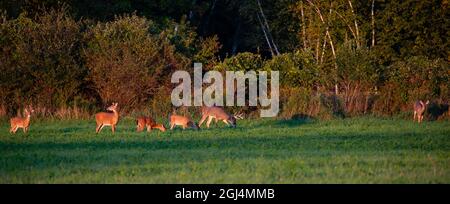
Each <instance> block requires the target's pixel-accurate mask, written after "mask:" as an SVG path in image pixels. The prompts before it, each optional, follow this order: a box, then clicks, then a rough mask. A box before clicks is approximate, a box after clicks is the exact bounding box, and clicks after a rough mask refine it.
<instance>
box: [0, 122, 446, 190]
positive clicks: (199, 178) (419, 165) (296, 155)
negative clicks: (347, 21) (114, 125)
mask: <svg viewBox="0 0 450 204" xmlns="http://www.w3.org/2000/svg"><path fill="white" fill-rule="evenodd" d="M8 128H9V124H7V122H5V121H4V122H2V123H1V125H0V183H450V122H449V121H441V122H424V123H423V124H420V125H418V124H414V123H412V121H406V120H400V119H395V120H394V119H378V118H370V117H364V118H353V119H342V120H331V121H313V120H309V121H308V120H297V121H296V120H272V119H271V120H262V119H261V120H255V121H250V120H246V121H239V123H238V127H237V128H236V129H232V128H226V127H223V125H222V124H220V127H213V128H212V129H209V130H206V129H202V130H200V131H195V130H184V131H183V130H181V129H177V130H175V131H167V132H165V133H160V132H158V131H154V132H152V133H144V132H142V133H136V132H135V129H134V128H135V127H134V123H133V121H132V120H131V119H124V120H121V121H120V123H119V126H118V132H116V134H115V135H112V134H111V131H110V129H109V128H108V127H107V128H104V129H103V132H102V133H101V134H99V135H96V134H95V131H94V130H95V124H94V121H57V122H49V121H47V122H45V121H43V122H34V123H32V126H31V128H30V132H29V133H28V134H26V135H24V134H23V133H22V132H21V130H20V132H19V133H18V134H16V135H11V134H9V133H8Z"/></svg>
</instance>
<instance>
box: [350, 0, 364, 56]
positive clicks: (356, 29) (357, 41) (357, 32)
mask: <svg viewBox="0 0 450 204" xmlns="http://www.w3.org/2000/svg"><path fill="white" fill-rule="evenodd" d="M348 5H349V6H350V10H351V12H352V14H353V18H354V21H355V33H356V47H357V48H359V47H360V46H361V43H360V41H359V28H358V21H357V19H356V14H355V12H354V11H353V5H352V1H351V0H348Z"/></svg>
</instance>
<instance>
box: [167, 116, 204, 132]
mask: <svg viewBox="0 0 450 204" xmlns="http://www.w3.org/2000/svg"><path fill="white" fill-rule="evenodd" d="M169 123H170V130H173V128H174V127H175V126H176V125H180V126H181V127H183V130H184V129H186V128H187V127H191V128H194V129H199V127H198V125H197V124H195V122H193V121H192V119H191V118H189V117H185V116H181V115H171V114H169Z"/></svg>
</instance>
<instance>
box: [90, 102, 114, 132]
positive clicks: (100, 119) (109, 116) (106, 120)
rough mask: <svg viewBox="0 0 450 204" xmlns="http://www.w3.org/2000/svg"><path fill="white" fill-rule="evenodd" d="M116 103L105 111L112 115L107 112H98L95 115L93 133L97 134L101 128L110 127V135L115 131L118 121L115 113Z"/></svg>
mask: <svg viewBox="0 0 450 204" xmlns="http://www.w3.org/2000/svg"><path fill="white" fill-rule="evenodd" d="M117 105H118V103H112V105H111V106H109V107H108V108H107V109H106V110H108V111H112V113H108V112H100V113H97V114H95V122H96V123H97V127H96V129H95V133H99V132H100V131H102V129H103V127H105V126H111V130H112V133H113V134H114V132H115V131H116V125H117V122H118V121H119V112H117Z"/></svg>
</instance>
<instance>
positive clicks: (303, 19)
mask: <svg viewBox="0 0 450 204" xmlns="http://www.w3.org/2000/svg"><path fill="white" fill-rule="evenodd" d="M300 14H301V16H302V25H301V26H302V35H303V49H306V47H307V44H306V22H305V14H304V12H303V1H301V2H300Z"/></svg>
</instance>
